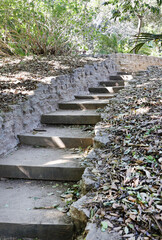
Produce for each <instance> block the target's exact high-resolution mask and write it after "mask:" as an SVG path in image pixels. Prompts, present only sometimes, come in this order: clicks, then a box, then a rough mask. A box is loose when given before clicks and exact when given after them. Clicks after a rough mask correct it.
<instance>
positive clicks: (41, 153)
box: [0, 146, 84, 181]
mask: <svg viewBox="0 0 162 240" xmlns="http://www.w3.org/2000/svg"><path fill="white" fill-rule="evenodd" d="M81 158H82V156H81V154H77V153H74V151H72V150H67V149H66V150H64V149H49V148H32V147H29V146H23V147H21V148H20V149H18V150H17V151H15V152H13V153H10V154H9V155H7V156H5V157H3V158H0V178H17V179H20V178H22V179H41V180H57V181H79V180H80V179H81V176H82V174H83V171H84V168H83V167H82V166H81V165H80V161H81Z"/></svg>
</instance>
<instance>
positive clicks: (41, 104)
mask: <svg viewBox="0 0 162 240" xmlns="http://www.w3.org/2000/svg"><path fill="white" fill-rule="evenodd" d="M104 57H106V59H105V60H102V61H101V62H95V63H93V64H92V65H85V66H84V67H82V68H77V69H75V70H74V71H73V73H71V74H69V75H61V76H57V77H50V78H47V79H45V80H44V82H43V83H41V84H39V85H38V88H37V89H36V90H35V91H33V92H31V95H30V96H29V98H28V100H27V101H25V102H19V103H18V104H17V105H13V106H11V108H12V110H11V111H10V112H7V113H4V112H0V155H1V154H5V153H7V152H9V151H10V150H12V149H13V148H15V147H16V146H17V144H18V142H19V141H18V138H17V135H18V134H22V133H24V132H29V131H31V130H32V129H34V128H36V127H37V126H38V125H39V123H40V117H41V115H42V114H45V113H49V112H51V111H55V110H57V108H58V103H59V102H60V101H68V100H73V99H74V96H75V95H77V94H88V88H89V87H95V86H97V85H98V82H99V81H106V80H108V78H109V76H110V75H112V74H116V72H117V71H127V72H137V71H141V70H146V69H147V67H148V66H152V65H154V66H162V58H156V57H150V56H141V55H134V54H110V55H107V56H104Z"/></svg>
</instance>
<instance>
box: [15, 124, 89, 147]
mask: <svg viewBox="0 0 162 240" xmlns="http://www.w3.org/2000/svg"><path fill="white" fill-rule="evenodd" d="M19 139H20V143H21V144H25V145H32V146H40V147H50V148H61V149H63V148H78V147H82V148H86V147H87V146H90V145H92V144H93V138H92V136H91V134H90V133H86V132H85V131H82V130H81V129H79V128H77V127H76V128H71V127H46V128H45V129H44V132H35V131H33V132H31V133H25V134H21V135H19Z"/></svg>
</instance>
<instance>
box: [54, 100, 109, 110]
mask: <svg viewBox="0 0 162 240" xmlns="http://www.w3.org/2000/svg"><path fill="white" fill-rule="evenodd" d="M108 103H109V100H93V99H92V100H91V99H90V100H74V101H71V102H65V103H59V108H60V109H64V110H70V109H72V110H79V109H83V110H86V109H97V108H104V107H105V106H106V105H107V104H108Z"/></svg>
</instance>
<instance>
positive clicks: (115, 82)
mask: <svg viewBox="0 0 162 240" xmlns="http://www.w3.org/2000/svg"><path fill="white" fill-rule="evenodd" d="M99 85H101V86H106V87H115V86H116V87H118V86H125V82H124V81H123V80H111V81H104V82H99Z"/></svg>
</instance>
